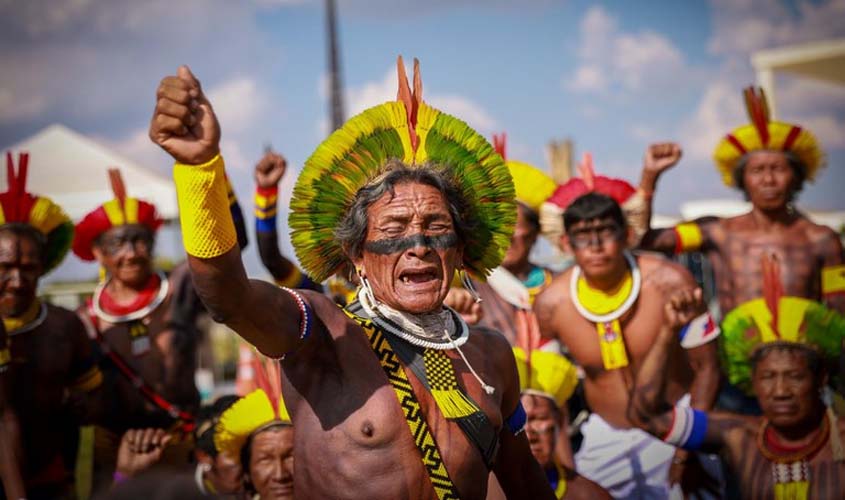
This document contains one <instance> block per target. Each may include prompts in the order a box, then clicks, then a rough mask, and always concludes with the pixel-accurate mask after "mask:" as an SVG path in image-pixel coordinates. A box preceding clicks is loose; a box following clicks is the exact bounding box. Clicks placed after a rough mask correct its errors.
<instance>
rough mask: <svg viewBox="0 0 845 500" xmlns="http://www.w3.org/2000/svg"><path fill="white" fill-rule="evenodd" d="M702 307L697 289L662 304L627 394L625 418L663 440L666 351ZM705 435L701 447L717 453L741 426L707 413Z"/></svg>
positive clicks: (668, 416)
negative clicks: (653, 335) (661, 313)
mask: <svg viewBox="0 0 845 500" xmlns="http://www.w3.org/2000/svg"><path fill="white" fill-rule="evenodd" d="M702 310H703V304H702V300H701V289H696V290H694V291H693V290H681V291H678V292H676V293H675V294H673V295H672V297H671V299H670V300H669V302H668V303H667V304H666V309H665V317H666V321H665V323H664V324H663V326H662V327H661V329H660V334H659V335H658V337H657V339H656V341H655V343H654V347H653V348H652V349H651V350H650V351H649V352H648V354H647V355H646V357H645V359H644V360H643V363H642V365H641V366H640V369H639V372H637V377H636V382H635V385H634V388H633V390H632V391H631V398H630V400H629V404H628V419H629V420H630V421H631V422H632V423H633V424H634V425H636V426H637V427H639V428H641V429H643V430H644V431H646V432H648V433H649V434H651V435H653V436H655V437H657V438H659V439H660V438H663V437H664V436H665V435H666V434H667V433H668V432H669V429H670V428H671V426H672V416H673V411H672V408H670V407H667V405H666V404H665V403H663V402H664V401H665V390H666V377H665V376H664V374H665V372H666V369H667V367H668V361H669V352H670V351H671V348H672V345H673V344H674V343H675V342H677V336H678V331H679V330H680V328H681V327H682V326H683V325H685V324H687V323H689V322H690V320H692V319H693V318H695V317H696V316H698V315H699V314H701V312H702ZM707 419H708V420H707V432H706V434H705V437H704V444H703V446H704V447H705V448H708V449H712V450H714V451H715V450H718V449H720V448H722V447H723V446H725V443H726V436H727V435H728V433H730V432H731V431H733V430H734V429H736V428H737V427H738V426H741V425H743V420H742V419H741V418H740V417H737V416H735V415H732V414H727V413H714V412H707Z"/></svg>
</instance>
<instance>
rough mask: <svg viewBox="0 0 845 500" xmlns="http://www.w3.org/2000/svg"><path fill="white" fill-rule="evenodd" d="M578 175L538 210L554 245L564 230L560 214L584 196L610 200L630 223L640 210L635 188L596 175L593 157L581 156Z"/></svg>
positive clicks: (542, 223)
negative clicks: (599, 196) (595, 195)
mask: <svg viewBox="0 0 845 500" xmlns="http://www.w3.org/2000/svg"><path fill="white" fill-rule="evenodd" d="M578 172H579V173H580V174H581V177H575V178H572V179H570V180H569V181H567V182H566V184H562V185H560V186H558V187H557V189H555V191H554V193H552V195H551V196H550V197H549V198H548V199H547V200H546V201H545V203H543V206H542V207H541V208H540V226H541V227H542V233H543V235H544V236H545V237H546V238H548V239H549V240H550V241H551V242H552V243H554V244H558V242H559V241H560V237H561V236H562V235H563V232H564V230H565V228H564V227H563V212H564V211H566V209H567V207H569V205H571V204H572V202H574V201H575V200H576V199H578V198H580V197H581V196H583V195H585V194H587V193H592V192H595V193H600V194H603V195H606V196H609V197H611V198H613V199H614V200H615V201H616V203H618V204H619V205H621V206H622V209H623V210H624V211H625V214H626V217H627V218H628V219H629V223H631V215H632V214H633V212H635V211H637V210H639V209H640V205H641V203H640V202H641V201H642V200H641V198H642V197H641V196H637V189H636V188H634V186H632V185H631V184H630V183H628V182H627V181H625V180H622V179H615V178H612V177H605V176H603V175H596V173H595V170H594V169H593V156H592V155H591V154H590V153H584V159H583V160H582V161H581V163H580V164H579V165H578ZM632 226H636V224H632ZM635 229H636V227H635Z"/></svg>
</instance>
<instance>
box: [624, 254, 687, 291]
mask: <svg viewBox="0 0 845 500" xmlns="http://www.w3.org/2000/svg"><path fill="white" fill-rule="evenodd" d="M637 263H638V264H639V266H640V272H641V273H642V277H643V288H644V289H647V288H651V287H654V288H657V289H660V290H663V291H668V290H673V289H674V290H677V289H678V288H681V287H690V286H695V280H694V279H693V277H692V274H690V272H689V271H688V270H687V268H685V267H684V266H682V265H680V264H678V263H677V262H675V261H673V260H670V259H668V258H666V257H664V256H663V255H660V254H655V253H652V252H648V253H640V254H637Z"/></svg>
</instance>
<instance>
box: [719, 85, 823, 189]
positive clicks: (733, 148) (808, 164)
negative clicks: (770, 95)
mask: <svg viewBox="0 0 845 500" xmlns="http://www.w3.org/2000/svg"><path fill="white" fill-rule="evenodd" d="M743 95H744V97H745V106H746V111H747V112H748V117H749V119H750V120H751V123H749V124H748V125H743V126H741V127H739V128H737V129H734V131H733V132H731V133H729V134H727V135H726V136H725V137H724V138H723V139H722V140H721V141H720V142H719V144H718V145H717V146H716V150H715V151H714V152H713V161H715V162H716V167H717V168H718V169H719V172H720V173H721V174H722V182H724V183H725V185H727V186H734V185H735V184H736V183H735V181H734V170H735V169H736V165H737V163H738V162H739V159H740V158H742V157H743V156H744V155H746V154H748V153H750V152H752V151H760V150H771V151H790V152H792V153H793V154H795V156H797V157H798V158H799V159H800V160H801V162H802V163H803V164H804V167H805V168H806V176H807V179H808V180H811V181H812V180H814V179H815V177H816V174H817V173H818V171H819V169H821V168H822V167H823V166H824V165H825V157H824V152H823V151H822V150H821V147H820V146H819V144H818V141H816V138H815V136H814V135H813V134H812V133H811V132H810V131H809V130H805V129H803V128H801V127H799V126H798V125H793V124H791V123H784V122H776V121H770V120H769V105H768V103H767V102H766V95H765V94H764V93H763V89H758V91H757V92H755V90H754V88H753V87H748V88H746V89H745V90H744V92H743Z"/></svg>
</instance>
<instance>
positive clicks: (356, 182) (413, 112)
mask: <svg viewBox="0 0 845 500" xmlns="http://www.w3.org/2000/svg"><path fill="white" fill-rule="evenodd" d="M397 66H398V71H399V93H398V98H397V100H396V101H394V102H387V103H384V104H381V105H379V106H375V107H373V108H370V109H368V110H366V111H364V112H362V113H361V114H359V115H357V116H355V117H353V118H351V119H349V121H347V122H346V123H345V124H344V125H343V126H342V127H341V128H339V129H338V130H336V131H335V132H334V133H332V135H330V136H329V137H328V138H327V139H326V140H325V141H323V143H322V144H320V145H319V146H318V147H317V150H316V151H314V153H313V154H312V155H311V157H310V158H309V159H308V160H307V161H306V162H305V166H304V167H303V169H302V172H301V173H300V174H299V178H298V179H297V181H296V185H295V187H294V189H293V196H292V198H291V202H290V216H289V218H288V224H289V225H290V228H291V242H292V244H293V247H294V251H295V252H296V256H297V258H298V259H299V262H300V263H301V264H302V267H303V268H304V269H305V271H306V272H307V274H308V275H309V276H310V277H311V278H312V279H314V280H315V281H323V280H325V279H326V278H328V277H329V276H331V275H332V274H335V273H337V272H338V271H340V270H341V269H342V267H343V266H344V264H345V263H346V261H347V259H346V256H345V255H344V252H343V248H342V247H341V245H340V243H339V242H338V240H337V238H336V237H335V229H336V228H337V226H338V225H339V223H340V221H341V220H342V219H343V217H344V216H345V215H346V213H347V211H348V210H349V208H350V206H351V205H352V203H353V202H354V200H355V196H356V195H357V193H358V191H360V190H361V189H362V188H364V187H365V186H367V185H370V184H372V183H374V182H378V179H379V177H380V176H381V175H383V174H384V170H385V169H384V167H385V165H387V164H388V162H390V161H391V160H400V161H402V162H403V163H405V164H407V165H409V166H411V167H415V166H423V165H427V164H430V165H432V166H434V167H436V168H441V169H443V170H444V171H447V172H448V173H449V174H450V176H451V177H452V178H454V179H455V181H456V184H457V186H456V187H457V188H458V190H459V191H460V192H461V194H462V195H463V197H464V199H465V200H466V202H467V205H468V206H469V207H470V211H471V212H472V213H471V214H469V215H470V216H471V217H472V218H473V219H474V220H475V221H477V222H478V223H477V225H476V227H475V228H474V229H473V230H472V231H470V234H464V235H462V236H463V239H464V242H465V243H466V245H465V249H464V265H465V267H466V268H467V270H469V271H471V272H473V273H474V274H475V275H476V276H477V277H478V278H480V279H483V278H484V277H486V276H487V274H488V273H489V272H490V271H491V270H492V269H493V268H495V267H496V266H497V265H499V263H500V262H501V261H502V259H503V258H504V255H505V251H506V250H507V248H508V246H509V245H510V238H511V233H512V232H513V225H514V223H515V222H516V205H515V204H514V199H513V198H514V188H513V181H512V180H511V176H510V175H509V174H508V170H507V167H506V166H505V164H504V161H503V160H502V157H501V156H499V155H498V154H497V153H496V152H495V151H494V150H493V147H492V146H491V145H490V143H489V142H487V140H486V139H485V138H484V137H482V136H481V135H480V134H479V133H478V132H476V131H475V130H473V129H471V128H470V127H469V126H467V124H466V123H464V122H462V121H461V120H459V119H457V118H455V117H453V116H450V115H447V114H446V113H443V112H441V111H439V110H437V109H434V108H432V107H430V106H429V105H428V104H426V103H425V102H424V101H423V100H422V80H421V78H420V73H419V62H418V61H416V60H414V86H413V91H412V89H411V87H410V85H409V84H408V78H407V76H406V74H405V66H404V64H403V62H402V58H401V57H399V59H398V62H397Z"/></svg>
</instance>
